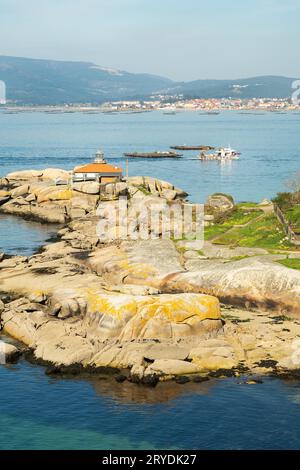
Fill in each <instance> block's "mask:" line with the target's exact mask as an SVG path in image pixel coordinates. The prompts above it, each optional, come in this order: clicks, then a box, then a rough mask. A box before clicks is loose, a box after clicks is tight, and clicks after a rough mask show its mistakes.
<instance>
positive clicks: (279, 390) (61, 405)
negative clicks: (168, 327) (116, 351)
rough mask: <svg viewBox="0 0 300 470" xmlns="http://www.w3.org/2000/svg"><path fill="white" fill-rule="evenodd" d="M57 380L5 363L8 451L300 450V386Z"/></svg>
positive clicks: (3, 426) (2, 399)
mask: <svg viewBox="0 0 300 470" xmlns="http://www.w3.org/2000/svg"><path fill="white" fill-rule="evenodd" d="M240 382H242V379H241V378H239V379H226V380H219V381H211V382H206V383H204V384H192V385H189V384H186V385H177V384H161V385H159V386H158V387H157V388H155V389H149V388H145V387H140V386H138V385H134V384H129V383H125V384H117V383H116V382H115V381H114V379H112V378H101V379H95V380H93V381H92V380H91V381H88V380H62V379H50V378H49V377H47V376H45V375H44V370H43V369H42V368H40V367H38V366H32V365H29V364H27V363H20V364H18V365H16V366H11V367H3V366H2V367H0V383H1V387H0V403H1V406H0V411H1V412H0V430H1V441H0V448H1V449H65V448H67V449H164V448H167V449H171V448H177V449H184V448H191V449H284V448H288V449H297V448H299V443H300V420H299V410H300V385H299V384H298V383H284V382H280V381H278V380H271V379H270V380H266V381H265V382H264V383H263V384H260V385H244V384H240Z"/></svg>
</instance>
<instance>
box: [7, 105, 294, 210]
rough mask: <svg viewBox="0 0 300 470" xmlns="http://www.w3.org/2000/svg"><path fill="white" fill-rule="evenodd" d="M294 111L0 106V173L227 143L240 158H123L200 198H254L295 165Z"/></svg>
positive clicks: (278, 184) (279, 184)
mask: <svg viewBox="0 0 300 470" xmlns="http://www.w3.org/2000/svg"><path fill="white" fill-rule="evenodd" d="M299 130H300V114H297V113H287V114H279V113H266V114H261V115H258V114H254V113H253V114H241V113H238V112H233V111H224V112H221V113H220V114H219V115H205V114H200V113H197V112H181V113H178V114H176V115H165V114H163V113H162V112H159V111H156V112H150V113H142V114H82V113H74V114H47V113H24V114H23V113H22V114H4V113H3V112H2V113H1V112H0V165H1V166H0V175H4V174H6V173H7V172H9V171H14V170H19V169H24V168H37V169H39V168H45V167H63V168H66V169H72V168H74V167H75V166H76V165H79V164H81V163H86V162H88V161H90V159H91V158H93V154H94V153H95V151H96V150H97V149H98V148H101V149H103V150H104V152H105V155H106V157H107V159H109V161H110V163H115V164H117V165H121V166H123V168H124V170H125V158H124V157H123V153H124V152H133V151H137V152H140V151H152V150H153V151H154V150H168V149H169V147H170V146H171V145H182V144H187V145H212V146H217V147H226V146H228V145H231V146H232V147H233V148H235V149H236V150H238V151H240V152H241V153H242V155H241V160H239V161H232V162H229V163H226V164H220V163H218V162H201V161H197V152H185V153H184V157H183V158H182V159H180V160H179V159H178V160H173V159H172V160H163V159H159V160H143V159H139V160H130V163H129V174H130V175H150V176H155V177H157V178H162V179H165V180H169V181H171V182H173V183H174V184H175V185H177V186H179V187H182V188H183V189H185V190H186V191H187V192H188V193H189V194H190V199H191V200H192V201H194V202H203V201H204V200H205V198H206V197H207V196H208V195H209V194H211V193H213V192H215V191H220V192H226V193H230V194H232V195H233V196H234V198H235V199H236V200H237V201H247V200H254V201H260V200H261V199H263V198H265V197H267V198H270V197H272V196H274V195H275V194H276V192H277V191H283V190H285V189H286V188H285V182H286V180H288V179H289V178H291V177H292V175H293V173H294V172H295V171H297V170H299V166H300V160H299V156H300V132H299Z"/></svg>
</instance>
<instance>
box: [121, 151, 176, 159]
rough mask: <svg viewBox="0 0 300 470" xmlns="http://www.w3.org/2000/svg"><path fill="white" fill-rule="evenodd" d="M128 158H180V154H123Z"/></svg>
mask: <svg viewBox="0 0 300 470" xmlns="http://www.w3.org/2000/svg"><path fill="white" fill-rule="evenodd" d="M124 156H125V157H128V158H180V157H182V154H179V153H177V152H133V153H124Z"/></svg>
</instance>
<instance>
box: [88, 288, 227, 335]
mask: <svg viewBox="0 0 300 470" xmlns="http://www.w3.org/2000/svg"><path fill="white" fill-rule="evenodd" d="M87 300H88V312H89V313H90V314H91V319H92V323H93V322H95V323H93V324H94V325H95V326H96V324H97V325H98V326H99V327H100V328H101V327H105V328H106V329H107V330H114V331H115V334H118V335H119V334H120V333H121V331H123V336H124V335H125V337H126V338H127V339H135V338H139V337H144V336H147V337H149V335H150V336H151V337H152V336H153V337H160V336H161V334H164V335H166V334H168V336H170V335H172V325H183V324H187V325H190V327H191V326H192V325H196V324H197V323H198V324H199V323H201V322H202V321H203V320H207V319H210V320H219V319H220V308H219V302H218V299H216V298H215V297H212V296H208V295H203V294H165V295H149V296H133V295H120V294H115V295H113V294H103V293H100V292H99V293H97V292H95V291H93V290H92V289H89V291H88V295H87ZM147 329H148V330H149V331H147ZM188 329H189V328H188ZM163 330H165V331H164V332H163ZM150 331H151V333H150ZM189 331H193V330H191V329H189ZM195 331H196V330H195ZM166 332H167V333H166ZM121 335H122V333H121Z"/></svg>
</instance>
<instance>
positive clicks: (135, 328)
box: [0, 169, 300, 383]
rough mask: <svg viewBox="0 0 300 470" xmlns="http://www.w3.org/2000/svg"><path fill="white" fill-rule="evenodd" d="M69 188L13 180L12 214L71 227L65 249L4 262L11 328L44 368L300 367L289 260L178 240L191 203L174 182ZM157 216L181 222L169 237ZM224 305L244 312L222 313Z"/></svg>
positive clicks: (155, 371)
mask: <svg viewBox="0 0 300 470" xmlns="http://www.w3.org/2000/svg"><path fill="white" fill-rule="evenodd" d="M66 179H68V174H66V173H65V172H64V171H62V170H55V169H48V170H43V171H26V172H17V173H13V174H9V175H7V176H6V177H5V178H3V179H2V180H1V188H0V204H2V205H1V212H4V213H11V214H17V215H21V216H23V217H33V218H37V219H39V220H43V221H46V222H56V223H60V224H64V226H63V227H62V228H61V229H60V230H59V232H58V236H59V237H60V240H59V241H57V242H55V243H52V244H50V245H47V246H45V247H43V249H42V250H41V251H40V252H39V253H38V254H35V255H33V256H31V257H29V258H28V257H21V256H18V257H8V256H5V255H4V254H3V253H0V293H5V296H4V297H3V302H2V301H0V316H1V325H2V328H3V329H4V331H5V333H7V334H9V335H11V336H12V337H14V338H16V339H18V340H19V341H21V342H23V343H24V344H26V345H27V346H28V347H29V348H30V349H31V350H32V351H33V354H34V356H35V357H36V359H40V360H43V361H48V362H50V363H52V364H54V365H55V366H61V365H62V366H71V365H74V364H77V365H78V364H80V365H81V367H83V368H88V367H93V368H97V367H110V368H117V369H123V368H128V369H130V377H131V379H132V380H134V381H142V382H144V383H155V381H156V380H157V379H158V378H160V379H161V380H166V379H169V378H174V377H176V376H182V375H184V376H195V375H196V376H197V375H199V374H200V375H203V374H212V373H217V371H221V372H222V371H224V370H226V371H227V373H229V372H228V371H230V373H232V374H238V373H239V370H250V371H252V372H255V373H256V372H258V373H260V372H268V371H270V367H269V366H270V364H271V369H272V371H274V370H276V371H277V372H282V373H285V372H286V371H288V370H294V369H296V368H297V367H298V368H300V365H299V364H298V362H297V344H296V342H297V337H298V336H300V329H299V328H300V324H299V321H298V318H299V314H300V273H299V271H296V270H292V269H288V268H286V267H284V266H282V265H280V264H277V263H276V260H277V259H278V256H280V255H270V254H269V253H268V252H267V251H266V250H259V249H248V248H238V249H234V248H230V247H219V246H218V247H216V246H214V245H213V244H212V243H208V242H205V243H204V242H203V241H202V240H186V239H185V238H183V239H181V240H177V239H176V237H175V236H174V235H175V233H176V224H179V223H180V220H179V218H177V215H176V214H178V212H176V210H177V208H179V209H180V210H181V209H182V207H183V206H184V204H185V201H184V200H183V198H184V197H185V195H186V194H185V193H184V191H182V190H180V189H178V188H175V187H174V186H172V185H171V184H170V183H167V182H164V181H159V180H156V179H153V178H148V177H145V178H144V177H132V178H129V179H128V180H127V181H126V182H120V183H109V184H104V185H103V184H99V183H97V182H84V183H75V184H74V185H73V186H71V185H69V184H61V183H62V182H64V181H65V182H66ZM57 182H59V183H60V184H57ZM121 197H124V199H122V201H123V202H122V204H123V205H124V208H125V211H126V217H124V216H123V215H122V207H121V206H120V205H119V198H121ZM208 202H209V205H210V207H211V209H212V212H213V213H214V214H216V213H217V212H221V213H222V212H224V211H225V212H226V211H228V210H231V209H232V207H233V204H234V203H233V201H232V200H231V198H230V197H227V196H224V195H214V196H213V197H212V198H210V200H209V201H208ZM150 209H151V210H152V211H153V212H152V214H153V213H154V214H156V212H155V211H157V213H158V214H160V213H161V211H166V212H167V213H168V214H173V215H169V216H168V218H167V222H168V224H169V228H168V230H165V229H164V227H163V226H162V220H161V218H160V217H158V218H155V221H153V219H152V220H151V219H150V220H151V225H149V218H147V217H146V216H145V213H146V214H147V213H148V211H149V210H150ZM168 211H169V212H168ZM112 214H113V215H114V217H117V223H115V219H112ZM209 216H210V214H206V218H207V217H209ZM111 221H112V222H113V223H112V225H111V226H110V225H109V224H110V223H111ZM206 222H209V223H210V222H211V220H206ZM99 223H100V225H99ZM193 224H194V221H192V223H191V225H190V227H189V228H190V230H191V231H193V230H195V226H194V225H193ZM103 227H104V228H105V230H104V231H103ZM104 232H105V233H104ZM143 234H145V235H146V237H145V238H146V239H144V240H143V238H142V235H143ZM166 234H167V235H168V236H167V237H165V238H164V237H163V235H166ZM237 257H238V259H237ZM240 258H243V259H240ZM218 299H220V300H221V301H222V302H223V303H226V304H230V305H231V306H232V305H235V306H242V307H243V308H244V310H239V309H238V308H233V307H231V308H223V312H221V309H220V304H219V300H218ZM255 309H256V310H255ZM257 309H259V313H258V312H257ZM222 313H223V315H222ZM5 347H6V348H9V347H8V346H5ZM295 351H296V352H295ZM8 353H9V351H7V357H8V355H9V354H8ZM221 372H219V373H220V374H221Z"/></svg>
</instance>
